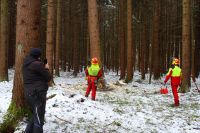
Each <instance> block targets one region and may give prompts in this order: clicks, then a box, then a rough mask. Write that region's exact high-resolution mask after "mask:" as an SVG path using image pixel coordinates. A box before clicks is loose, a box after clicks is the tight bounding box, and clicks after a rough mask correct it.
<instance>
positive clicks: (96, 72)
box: [85, 57, 103, 100]
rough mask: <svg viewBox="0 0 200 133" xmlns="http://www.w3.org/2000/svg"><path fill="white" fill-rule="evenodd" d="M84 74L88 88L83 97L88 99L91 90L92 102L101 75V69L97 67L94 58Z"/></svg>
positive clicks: (96, 60)
mask: <svg viewBox="0 0 200 133" xmlns="http://www.w3.org/2000/svg"><path fill="white" fill-rule="evenodd" d="M85 74H86V78H87V81H88V87H87V89H86V93H85V96H86V97H88V95H89V94H90V91H91V90H92V100H95V97H96V89H97V82H98V79H99V78H100V77H101V76H102V74H103V72H102V68H100V67H99V63H98V59H97V58H96V57H94V58H92V60H91V66H89V67H87V69H86V70H85Z"/></svg>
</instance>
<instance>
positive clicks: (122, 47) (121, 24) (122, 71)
mask: <svg viewBox="0 0 200 133" xmlns="http://www.w3.org/2000/svg"><path fill="white" fill-rule="evenodd" d="M124 2H125V0H120V4H119V5H120V8H119V10H120V11H119V12H120V13H119V44H120V51H119V52H120V55H119V56H120V65H119V66H120V79H124V78H125V70H126V63H125V27H124V25H125V22H124V16H125V13H124V11H125V4H124Z"/></svg>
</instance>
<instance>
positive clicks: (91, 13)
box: [88, 0, 101, 60]
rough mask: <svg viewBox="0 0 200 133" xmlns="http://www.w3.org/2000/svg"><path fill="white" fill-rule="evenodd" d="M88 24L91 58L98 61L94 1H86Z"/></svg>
mask: <svg viewBox="0 0 200 133" xmlns="http://www.w3.org/2000/svg"><path fill="white" fill-rule="evenodd" d="M88 23H89V36H90V53H91V58H93V57H96V58H98V59H99V60H100V59H101V58H100V36H99V22H98V9H97V2H96V0H88Z"/></svg>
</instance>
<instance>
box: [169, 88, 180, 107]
mask: <svg viewBox="0 0 200 133" xmlns="http://www.w3.org/2000/svg"><path fill="white" fill-rule="evenodd" d="M171 87H172V93H173V95H174V105H175V106H178V105H179V96H178V85H171Z"/></svg>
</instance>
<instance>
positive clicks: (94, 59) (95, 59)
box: [91, 57, 98, 65]
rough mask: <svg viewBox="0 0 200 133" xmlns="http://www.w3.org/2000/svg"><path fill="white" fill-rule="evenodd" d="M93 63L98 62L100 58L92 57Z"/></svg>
mask: <svg viewBox="0 0 200 133" xmlns="http://www.w3.org/2000/svg"><path fill="white" fill-rule="evenodd" d="M91 63H92V64H94V65H95V64H98V59H97V58H96V57H94V58H92V61H91Z"/></svg>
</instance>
